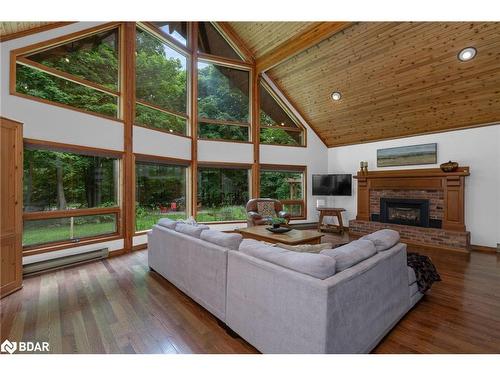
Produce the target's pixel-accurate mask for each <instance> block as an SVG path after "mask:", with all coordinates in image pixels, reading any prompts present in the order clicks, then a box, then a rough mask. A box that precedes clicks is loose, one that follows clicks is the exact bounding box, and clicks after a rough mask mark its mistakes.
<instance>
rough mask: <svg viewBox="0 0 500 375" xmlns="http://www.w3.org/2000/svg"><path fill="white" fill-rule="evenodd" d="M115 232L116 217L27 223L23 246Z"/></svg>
mask: <svg viewBox="0 0 500 375" xmlns="http://www.w3.org/2000/svg"><path fill="white" fill-rule="evenodd" d="M72 221H73V223H72ZM115 232H116V220H115V219H114V215H95V216H80V217H75V218H73V220H71V218H60V219H47V220H33V221H26V222H25V223H24V228H23V246H31V245H39V244H45V243H50V242H56V241H66V240H70V239H74V238H78V239H82V238H85V237H91V236H98V235H104V234H111V233H115Z"/></svg>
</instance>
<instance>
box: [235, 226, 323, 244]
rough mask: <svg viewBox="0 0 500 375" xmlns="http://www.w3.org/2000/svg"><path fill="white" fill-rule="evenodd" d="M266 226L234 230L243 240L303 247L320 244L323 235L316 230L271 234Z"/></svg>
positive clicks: (294, 230) (293, 230) (295, 230)
mask: <svg viewBox="0 0 500 375" xmlns="http://www.w3.org/2000/svg"><path fill="white" fill-rule="evenodd" d="M266 228H267V226H266V225H256V226H254V227H249V228H239V229H236V231H237V232H238V233H240V234H241V235H242V236H243V238H252V239H254V240H259V241H266V242H271V243H278V242H280V243H284V244H287V245H303V244H311V245H315V244H319V243H321V237H323V236H324V234H321V233H319V232H318V231H316V230H310V229H306V230H297V229H292V230H291V231H290V232H286V233H281V234H279V233H272V232H270V231H268V230H267V229H266Z"/></svg>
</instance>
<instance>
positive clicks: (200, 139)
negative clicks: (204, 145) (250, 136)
mask: <svg viewBox="0 0 500 375" xmlns="http://www.w3.org/2000/svg"><path fill="white" fill-rule="evenodd" d="M198 140H199V141H210V142H229V143H242V144H247V145H251V144H252V142H250V141H240V140H238V139H222V138H202V137H198Z"/></svg>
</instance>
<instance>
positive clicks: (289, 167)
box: [259, 164, 307, 220]
mask: <svg viewBox="0 0 500 375" xmlns="http://www.w3.org/2000/svg"><path fill="white" fill-rule="evenodd" d="M263 171H264V172H266V171H274V172H300V173H302V199H301V200H298V199H286V200H281V199H280V202H281V203H283V204H300V205H301V215H300V216H292V218H291V220H306V219H307V166H306V165H294V164H260V165H259V175H260V174H261V173H262V172H263ZM259 191H260V184H259Z"/></svg>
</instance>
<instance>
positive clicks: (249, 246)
mask: <svg viewBox="0 0 500 375" xmlns="http://www.w3.org/2000/svg"><path fill="white" fill-rule="evenodd" d="M239 251H241V252H242V253H245V254H247V255H250V256H253V257H255V258H259V259H262V260H265V261H267V262H270V263H273V264H276V265H278V266H281V267H285V268H288V269H291V270H293V271H296V272H300V273H303V274H306V275H309V276H312V277H315V278H317V279H322V280H323V279H326V278H328V277H330V276H333V275H334V274H335V259H333V258H331V257H328V256H326V255H321V254H310V253H298V252H296V251H289V250H285V249H281V248H279V247H276V246H269V245H266V244H264V243H262V242H260V241H256V240H251V239H245V240H243V241H242V242H241V244H240V248H239Z"/></svg>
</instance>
